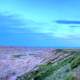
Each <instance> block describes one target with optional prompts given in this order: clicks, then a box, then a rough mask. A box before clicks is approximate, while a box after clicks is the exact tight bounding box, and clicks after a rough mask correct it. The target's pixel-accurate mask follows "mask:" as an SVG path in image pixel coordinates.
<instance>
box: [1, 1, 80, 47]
mask: <svg viewBox="0 0 80 80" xmlns="http://www.w3.org/2000/svg"><path fill="white" fill-rule="evenodd" d="M79 35H80V0H0V45H1V46H6V45H7V46H27V47H54V48H55V47H62V48H65V47H66V48H68V47H72V48H73V47H80V36H79Z"/></svg>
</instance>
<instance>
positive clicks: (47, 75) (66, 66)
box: [16, 49, 80, 80]
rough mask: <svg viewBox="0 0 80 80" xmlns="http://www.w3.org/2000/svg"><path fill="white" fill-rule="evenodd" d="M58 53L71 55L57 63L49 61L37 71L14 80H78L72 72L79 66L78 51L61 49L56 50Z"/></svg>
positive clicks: (79, 52) (79, 57)
mask: <svg viewBox="0 0 80 80" xmlns="http://www.w3.org/2000/svg"><path fill="white" fill-rule="evenodd" d="M59 52H63V53H66V52H67V53H69V54H71V55H70V56H68V57H66V58H63V59H62V60H59V61H57V62H53V61H52V60H51V61H48V62H47V63H44V64H42V65H39V66H38V69H36V70H33V71H30V72H28V73H25V74H24V75H22V76H19V77H17V79H16V80H78V79H77V76H76V75H75V71H74V70H75V69H76V68H77V67H79V66H80V51H78V50H73V49H69V50H68V49H67V50H63V49H62V50H57V53H59Z"/></svg>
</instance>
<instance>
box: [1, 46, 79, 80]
mask: <svg viewBox="0 0 80 80" xmlns="http://www.w3.org/2000/svg"><path fill="white" fill-rule="evenodd" d="M79 75H80V49H54V48H27V47H0V80H80V76H79Z"/></svg>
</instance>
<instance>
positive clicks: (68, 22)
mask: <svg viewBox="0 0 80 80" xmlns="http://www.w3.org/2000/svg"><path fill="white" fill-rule="evenodd" d="M55 22H56V23H58V24H80V21H74V20H56V21H55Z"/></svg>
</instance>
